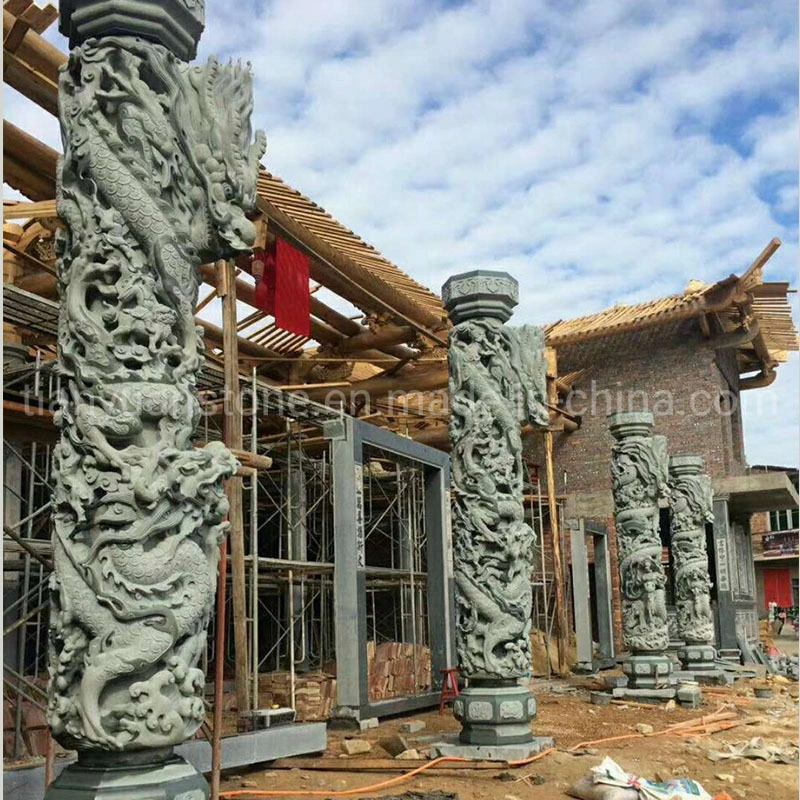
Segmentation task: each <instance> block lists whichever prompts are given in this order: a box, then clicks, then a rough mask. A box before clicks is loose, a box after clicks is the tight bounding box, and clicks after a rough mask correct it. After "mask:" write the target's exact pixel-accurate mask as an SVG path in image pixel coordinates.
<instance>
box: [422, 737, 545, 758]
mask: <svg viewBox="0 0 800 800" xmlns="http://www.w3.org/2000/svg"><path fill="white" fill-rule="evenodd" d="M554 746H555V742H554V741H553V739H552V738H551V737H550V736H535V737H534V738H533V741H532V742H527V743H525V744H507V745H480V744H461V743H460V742H459V740H458V734H457V733H456V734H453V735H452V736H445V737H441V739H440V740H439V741H438V742H436V744H434V745H433V746H432V748H431V749H432V751H433V753H434V754H435V755H436V756H437V757H439V756H452V757H456V758H469V759H471V760H473V761H524V760H525V759H526V758H531V757H532V756H535V755H536V754H537V753H541V752H542V750H546V749H547V748H548V747H554Z"/></svg>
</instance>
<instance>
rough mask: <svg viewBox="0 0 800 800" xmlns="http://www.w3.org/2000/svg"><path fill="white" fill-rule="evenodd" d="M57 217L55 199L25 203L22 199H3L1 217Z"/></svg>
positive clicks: (6, 218) (5, 218)
mask: <svg viewBox="0 0 800 800" xmlns="http://www.w3.org/2000/svg"><path fill="white" fill-rule="evenodd" d="M55 217H58V212H57V211H56V201H55V200H40V201H38V202H35V203H25V202H23V201H22V200H19V201H17V200H15V201H12V202H9V201H6V200H4V201H3V219H4V220H10V219H52V218H55Z"/></svg>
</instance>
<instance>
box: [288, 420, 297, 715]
mask: <svg viewBox="0 0 800 800" xmlns="http://www.w3.org/2000/svg"><path fill="white" fill-rule="evenodd" d="M286 436H287V443H288V447H287V448H286V516H287V520H286V523H287V524H286V533H287V542H286V547H287V552H288V554H289V560H292V559H293V558H294V543H293V541H292V539H293V538H294V531H293V522H292V519H293V515H292V485H291V480H292V431H291V423H290V422H289V420H288V419H287V420H286ZM288 578H289V598H288V599H289V692H290V695H291V698H290V699H291V703H290V707H291V708H295V706H296V702H295V692H296V690H297V674H296V672H295V661H294V657H295V652H294V645H295V642H294V572H293V570H291V569H290V570H289V574H288Z"/></svg>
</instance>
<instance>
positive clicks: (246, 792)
mask: <svg viewBox="0 0 800 800" xmlns="http://www.w3.org/2000/svg"><path fill="white" fill-rule="evenodd" d="M555 749H556V748H555V747H548V748H547V750H542V752H541V753H537V754H536V755H535V756H531V758H525V759H522V760H521V761H509V762H508V766H509V767H524V766H527V765H528V764H532V763H533V762H534V761H538V760H539V759H540V758H544V757H545V756H546V755H549V754H550V753H552V752H554V751H555ZM444 761H463V762H467V763H469V762H471V761H472V759H470V758H457V757H456V756H441V757H440V758H435V759H433V761H429V762H428V763H427V764H423V765H422V766H421V767H417V768H416V769H412V770H411V771H410V772H404V773H403V774H402V775H398V776H397V777H396V778H390V779H389V780H387V781H381V783H374V784H372V785H371V786H361V787H360V788H358V789H342V790H340V791H338V792H332V791H329V790H325V791H311V792H303V791H299V790H291V791H290V790H286V791H266V790H251V789H239V790H236V791H232V792H220V795H219V796H220V797H243V796H247V797H283V796H286V797H302V796H306V795H310V796H312V797H348V796H350V795H355V794H364V792H374V791H376V790H378V789H386V788H388V787H389V786H395V785H397V784H398V783H402V782H403V781H407V780H408V779H409V778H413V777H414V776H415V775H419V774H420V773H421V772H425V770H426V769H430V768H431V767H435V766H436V765H437V764H441V763H442V762H444Z"/></svg>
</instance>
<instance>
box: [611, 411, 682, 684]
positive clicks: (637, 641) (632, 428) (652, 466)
mask: <svg viewBox="0 0 800 800" xmlns="http://www.w3.org/2000/svg"><path fill="white" fill-rule="evenodd" d="M609 427H610V430H611V434H612V435H613V437H614V438H615V439H616V442H615V443H614V447H613V449H612V455H611V480H612V488H613V492H614V512H615V522H616V531H617V553H618V557H619V572H620V582H621V588H622V628H623V636H624V640H625V646H626V648H627V649H628V650H630V652H631V656H630V658H629V659H628V660H627V661H625V662H624V663H623V665H622V671H623V672H624V673H625V674H626V675H627V676H628V688H629V689H655V688H657V687H660V686H666V685H667V683H668V681H669V676H670V674H671V673H672V661H671V660H670V659H669V657H668V656H667V655H665V651H666V650H667V647H668V645H669V631H668V627H667V606H666V598H665V592H664V587H665V585H666V582H667V578H666V575H665V574H664V568H663V566H662V564H661V537H660V535H659V500H661V499H663V498H665V497H666V495H667V491H668V465H667V442H666V439H665V438H664V437H663V436H653V415H652V414H650V413H648V412H624V413H618V414H611V415H610V418H609Z"/></svg>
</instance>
